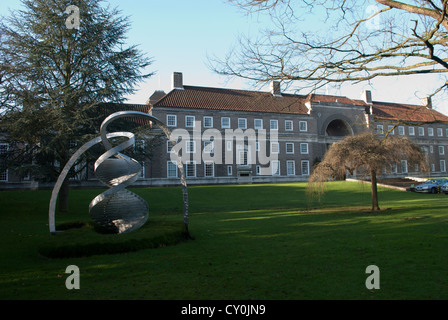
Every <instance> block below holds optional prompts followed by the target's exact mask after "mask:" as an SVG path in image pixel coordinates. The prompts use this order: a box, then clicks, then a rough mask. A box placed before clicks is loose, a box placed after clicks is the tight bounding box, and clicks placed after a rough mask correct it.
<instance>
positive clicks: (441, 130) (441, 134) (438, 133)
mask: <svg viewBox="0 0 448 320" xmlns="http://www.w3.org/2000/svg"><path fill="white" fill-rule="evenodd" d="M437 136H438V137H443V129H442V128H437Z"/></svg>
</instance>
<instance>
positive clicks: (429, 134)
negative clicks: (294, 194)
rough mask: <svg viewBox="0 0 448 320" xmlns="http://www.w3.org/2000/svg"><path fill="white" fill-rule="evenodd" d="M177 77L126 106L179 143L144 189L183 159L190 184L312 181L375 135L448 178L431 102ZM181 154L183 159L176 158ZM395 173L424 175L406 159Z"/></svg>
mask: <svg viewBox="0 0 448 320" xmlns="http://www.w3.org/2000/svg"><path fill="white" fill-rule="evenodd" d="M172 80H173V88H172V90H171V91H170V92H168V93H167V94H165V93H164V92H163V91H156V92H154V94H152V95H151V97H150V99H148V102H147V103H146V104H144V105H127V106H126V107H123V108H124V109H126V110H130V109H136V110H137V109H138V110H149V111H148V113H150V114H151V115H153V116H155V117H156V118H158V119H159V120H161V121H162V122H164V123H165V124H166V125H167V126H168V128H170V130H171V131H172V132H173V137H174V139H175V140H176V141H177V142H178V143H177V144H176V145H174V146H173V145H172V144H171V143H170V142H169V141H168V140H166V139H165V140H163V138H162V141H161V142H160V143H159V144H156V145H155V146H153V147H152V150H151V151H150V153H151V154H152V157H151V158H150V159H149V160H147V161H145V162H144V166H143V170H142V173H141V177H140V179H139V180H138V181H137V185H140V186H163V185H177V184H178V183H179V172H178V169H177V161H183V163H184V165H185V172H186V177H187V183H188V184H218V183H219V184H234V183H268V182H295V181H307V179H308V177H309V175H310V174H311V171H312V168H313V166H314V165H315V164H316V163H317V162H319V161H320V160H321V159H322V158H323V156H324V155H325V152H326V151H327V149H328V147H329V146H330V145H331V144H332V143H334V142H337V141H340V140H341V139H343V138H344V137H345V136H347V135H354V134H357V133H361V132H364V131H367V130H371V131H372V132H375V133H376V134H378V135H383V136H385V135H401V136H407V137H409V138H411V139H412V140H414V141H415V142H416V143H417V144H419V145H420V146H421V147H422V149H423V150H424V152H425V153H426V154H427V158H428V164H429V167H430V173H429V175H431V176H446V175H447V162H448V117H447V116H445V115H443V114H441V113H440V112H438V111H436V110H434V109H433V108H432V106H431V103H430V100H428V101H426V103H425V105H409V104H398V103H388V102H379V101H374V100H373V99H372V95H371V92H370V91H366V92H364V93H363V95H362V97H361V98H360V99H350V98H347V97H343V96H331V95H320V94H310V95H295V94H287V93H283V92H281V90H280V84H279V83H278V82H273V83H272V85H271V90H270V91H269V92H260V91H246V90H234V89H224V88H210V87H198V86H188V85H184V83H183V75H182V73H173V79H172ZM115 109H116V108H115ZM113 111H116V110H113ZM113 111H111V112H110V113H112V112H113ZM154 130H155V132H157V128H154ZM176 150H177V151H179V152H180V155H181V158H177V157H175V156H173V154H175V153H174V151H176ZM0 152H2V153H4V152H9V146H8V145H7V143H4V142H2V141H0ZM392 172H393V175H394V176H397V177H398V176H401V177H403V176H420V175H421V174H422V173H421V172H420V170H419V168H415V167H413V168H411V167H409V166H408V164H407V162H406V160H405V159H403V160H402V161H401V162H400V163H396V164H395V165H394V166H393V168H392ZM426 175H428V173H425V176H426ZM24 179H28V180H26V181H24ZM80 180H83V181H73V183H78V184H83V185H93V184H95V183H97V181H96V179H95V177H94V175H93V174H91V173H87V174H86V175H85V177H83V178H80ZM31 182H32V177H17V176H14V175H12V174H11V173H10V172H8V171H5V172H2V174H1V175H0V187H2V186H3V187H4V186H5V185H8V184H10V185H12V184H14V183H15V184H18V183H22V184H23V183H25V184H26V183H28V184H30V183H31ZM88 182H89V183H90V184H89V183H88Z"/></svg>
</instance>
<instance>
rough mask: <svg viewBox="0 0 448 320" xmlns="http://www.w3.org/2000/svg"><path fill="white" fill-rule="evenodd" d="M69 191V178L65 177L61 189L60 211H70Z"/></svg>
mask: <svg viewBox="0 0 448 320" xmlns="http://www.w3.org/2000/svg"><path fill="white" fill-rule="evenodd" d="M68 191H69V178H68V177H67V178H65V180H64V182H63V183H62V185H61V190H60V191H59V203H58V207H59V211H60V212H68Z"/></svg>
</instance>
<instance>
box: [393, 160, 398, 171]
mask: <svg viewBox="0 0 448 320" xmlns="http://www.w3.org/2000/svg"><path fill="white" fill-rule="evenodd" d="M397 172H398V166H397V163H396V162H394V163H393V164H392V173H397Z"/></svg>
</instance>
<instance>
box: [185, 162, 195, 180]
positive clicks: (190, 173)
mask: <svg viewBox="0 0 448 320" xmlns="http://www.w3.org/2000/svg"><path fill="white" fill-rule="evenodd" d="M185 171H186V175H187V178H194V177H196V161H187V163H186V165H185Z"/></svg>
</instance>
